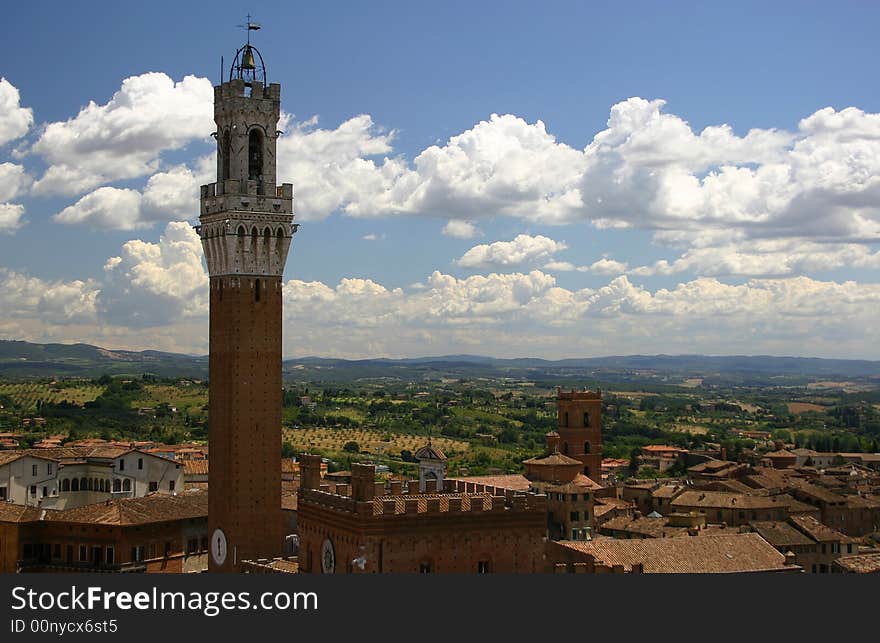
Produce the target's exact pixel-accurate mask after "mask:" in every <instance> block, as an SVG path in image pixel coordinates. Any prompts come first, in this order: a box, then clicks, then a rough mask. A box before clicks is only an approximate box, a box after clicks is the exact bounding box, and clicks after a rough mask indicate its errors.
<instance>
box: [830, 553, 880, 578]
mask: <svg viewBox="0 0 880 643" xmlns="http://www.w3.org/2000/svg"><path fill="white" fill-rule="evenodd" d="M834 564H835V565H837V566H838V567H841V568H842V569H843V570H844V571H847V572H850V573H853V574H877V573H880V553H876V554H856V555H855V556H841V557H840V558H838V559H837V560H835V561H834Z"/></svg>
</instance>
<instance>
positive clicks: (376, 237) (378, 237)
mask: <svg viewBox="0 0 880 643" xmlns="http://www.w3.org/2000/svg"><path fill="white" fill-rule="evenodd" d="M384 238H385V235H384V233H383V234H376V233H375V232H371V233H369V234H365V235H364V236H362V237H361V239H363V240H364V241H381V240H382V239H384Z"/></svg>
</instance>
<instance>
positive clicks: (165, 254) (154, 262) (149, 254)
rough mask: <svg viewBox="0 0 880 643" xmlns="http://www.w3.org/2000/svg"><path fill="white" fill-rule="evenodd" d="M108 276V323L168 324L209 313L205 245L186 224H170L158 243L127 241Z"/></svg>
mask: <svg viewBox="0 0 880 643" xmlns="http://www.w3.org/2000/svg"><path fill="white" fill-rule="evenodd" d="M104 273H105V278H104V281H103V284H102V287H101V290H100V292H99V294H98V297H97V307H98V310H99V312H100V314H101V316H102V318H103V319H104V320H106V321H107V322H108V323H111V324H114V325H120V326H126V327H135V328H142V327H150V326H163V325H168V324H173V323H175V322H178V321H180V320H183V319H187V318H193V317H202V316H204V315H205V314H206V313H207V306H208V274H207V271H206V270H205V268H204V266H203V264H202V244H201V240H200V239H199V236H198V235H197V234H196V232H195V230H193V228H192V227H191V226H190V225H189V224H188V223H186V222H183V221H176V222H171V223H169V224H168V225H167V226H166V227H165V232H164V234H162V235H161V237H160V238H159V242H158V243H150V242H146V241H141V240H139V239H135V240H132V241H127V242H126V243H125V244H124V245H123V246H122V252H121V254H120V255H119V256H116V257H111V258H110V259H108V260H107V262H106V263H105V265H104Z"/></svg>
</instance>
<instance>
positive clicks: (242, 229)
mask: <svg viewBox="0 0 880 643" xmlns="http://www.w3.org/2000/svg"><path fill="white" fill-rule="evenodd" d="M238 236H239V237H243V236H244V226H243V225H240V226H238Z"/></svg>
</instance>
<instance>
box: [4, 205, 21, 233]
mask: <svg viewBox="0 0 880 643" xmlns="http://www.w3.org/2000/svg"><path fill="white" fill-rule="evenodd" d="M23 216H24V206H23V205H17V204H14V203H0V233H5V234H10V233H12V232H15V231H16V230H18V229H19V228H21V226H23V225H24V221H23V220H22V217H23Z"/></svg>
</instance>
